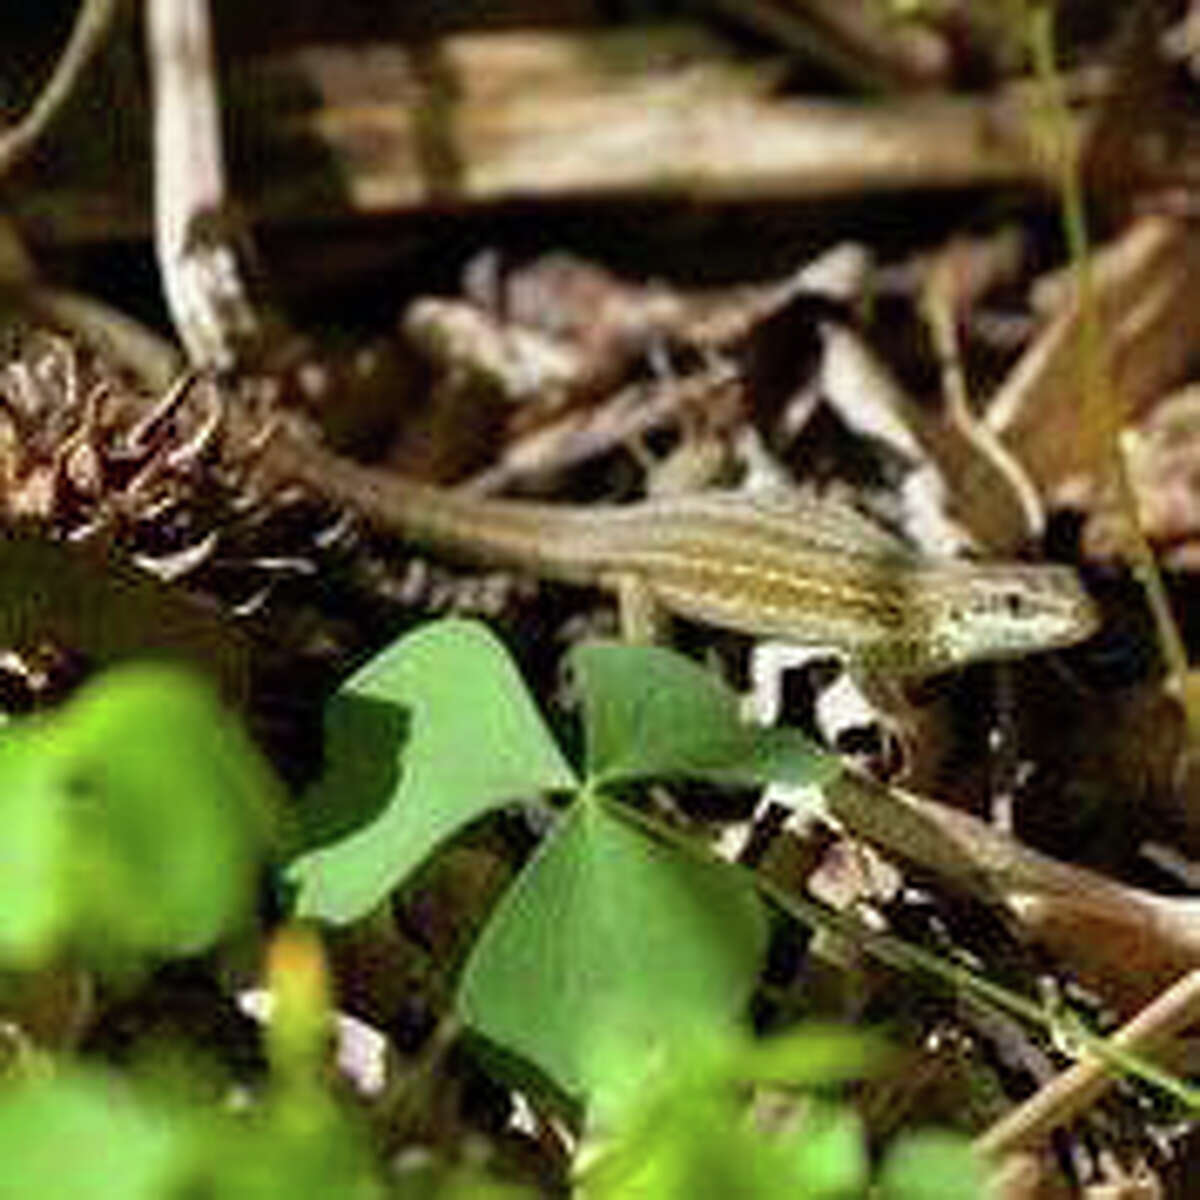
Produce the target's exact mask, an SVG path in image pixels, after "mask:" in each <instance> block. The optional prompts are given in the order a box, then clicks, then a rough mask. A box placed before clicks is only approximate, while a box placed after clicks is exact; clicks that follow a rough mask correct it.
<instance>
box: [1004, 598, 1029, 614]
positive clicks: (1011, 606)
mask: <svg viewBox="0 0 1200 1200" xmlns="http://www.w3.org/2000/svg"><path fill="white" fill-rule="evenodd" d="M1004 610H1005V612H1007V613H1008V615H1009V616H1010V617H1019V616H1020V615H1021V614H1022V613H1023V612H1024V611H1025V597H1024V596H1022V595H1021V593H1020V592H1005V594H1004Z"/></svg>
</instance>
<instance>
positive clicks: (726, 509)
mask: <svg viewBox="0 0 1200 1200" xmlns="http://www.w3.org/2000/svg"><path fill="white" fill-rule="evenodd" d="M257 459H258V465H259V467H260V469H261V470H262V471H263V472H264V473H265V475H266V476H267V477H268V478H270V479H272V480H274V481H275V482H277V483H281V484H282V483H288V482H290V483H298V484H300V485H302V486H305V487H307V488H308V489H310V490H312V491H313V492H314V493H316V494H318V495H320V496H321V497H323V498H325V499H327V500H329V501H332V502H334V503H335V504H339V505H342V506H344V507H347V508H349V509H352V510H353V511H355V512H357V513H358V514H359V515H360V516H361V517H362V518H363V519H365V520H366V522H367V523H368V524H370V525H373V526H375V527H376V528H378V529H380V530H382V531H385V532H389V533H393V534H396V535H399V536H400V537H402V538H405V539H409V540H412V541H416V542H419V543H422V544H426V545H430V546H433V547H435V548H440V549H443V550H447V551H450V552H453V553H455V554H458V555H461V556H463V557H465V558H468V559H471V560H473V561H480V562H488V563H497V564H502V565H508V566H514V567H517V568H523V569H531V570H533V571H534V572H536V573H537V574H539V575H541V576H543V577H546V578H550V579H554V580H558V581H561V582H565V583H569V584H582V585H599V586H601V587H604V588H608V589H611V590H615V591H617V592H618V594H619V595H622V596H623V597H628V596H629V595H631V594H637V593H639V592H640V593H643V594H644V595H645V596H648V597H649V599H650V600H652V601H653V602H654V603H656V604H658V605H660V606H661V607H663V608H664V609H666V610H668V611H669V612H671V613H672V614H674V615H677V616H681V617H685V618H688V619H691V620H695V621H699V622H702V623H706V624H711V625H714V626H718V627H722V628H726V629H732V630H736V631H738V632H741V633H745V634H750V635H754V636H769V637H775V638H780V639H784V640H789V641H793V642H797V643H806V644H812V645H822V646H830V647H833V648H836V649H839V650H841V651H843V652H845V653H846V654H847V655H848V656H849V657H850V658H851V660H852V661H853V663H854V664H855V665H856V666H858V667H861V668H863V669H865V670H867V671H869V672H872V673H876V672H881V673H884V674H890V675H897V676H915V675H928V674H933V673H936V672H938V671H942V670H947V669H951V668H954V667H959V666H963V665H965V664H968V663H972V662H977V661H983V660H1000V659H1008V658H1014V657H1019V656H1021V655H1025V654H1029V653H1033V652H1037V651H1043V650H1050V649H1054V648H1057V647H1061V646H1067V645H1071V644H1073V643H1076V642H1079V641H1082V640H1084V639H1086V638H1087V637H1089V636H1090V635H1091V634H1092V633H1094V632H1095V630H1096V629H1097V627H1098V624H1099V618H1098V614H1097V611H1096V608H1095V605H1094V604H1093V602H1092V601H1091V599H1090V597H1089V596H1088V594H1087V592H1086V591H1085V590H1084V588H1083V586H1082V584H1081V582H1080V580H1079V578H1078V576H1077V575H1076V573H1075V572H1074V571H1073V570H1072V569H1071V568H1069V567H1066V566H1063V565H1059V564H1028V563H1013V562H999V563H986V562H974V561H966V560H958V559H953V560H931V559H927V558H923V557H921V556H920V555H919V554H918V553H917V552H916V551H915V550H913V549H912V548H911V547H909V546H908V545H907V544H906V543H905V542H903V541H902V540H901V539H900V538H899V537H898V536H896V535H894V534H892V533H891V532H890V531H888V530H886V529H884V528H883V527H882V526H881V525H877V524H876V523H875V522H873V521H871V520H870V519H869V518H868V517H866V516H865V515H864V514H861V513H859V512H858V510H856V509H854V508H852V507H850V506H849V505H844V504H841V503H837V502H833V501H829V500H812V499H807V498H801V497H799V496H793V495H791V494H787V495H783V496H780V497H778V498H776V497H773V496H771V497H758V496H755V497H750V496H747V495H743V494H740V493H698V494H694V495H690V496H679V497H657V498H650V499H646V500H642V501H636V502H633V503H630V504H620V505H609V506H592V505H588V506H572V505H566V504H553V503H539V502H534V501H528V500H509V499H491V498H481V497H476V496H471V495H468V494H464V493H461V492H457V491H455V490H453V489H450V488H444V487H439V486H436V485H433V484H428V483H423V482H418V481H415V480H411V479H407V478H405V477H403V476H401V475H400V474H398V473H396V472H392V471H388V470H386V469H384V468H379V467H372V466H367V465H364V464H361V463H358V462H356V461H354V460H352V459H348V458H345V457H343V456H342V455H339V454H337V453H335V452H333V451H331V450H328V449H326V448H325V447H324V446H323V445H321V444H320V443H319V441H318V440H317V438H316V435H315V434H314V432H313V430H312V429H311V428H310V426H308V425H307V424H306V423H305V422H303V421H302V420H300V419H299V418H296V417H294V416H293V415H292V414H285V415H282V416H280V417H278V418H276V420H275V422H274V424H273V425H272V427H271V429H270V431H269V433H268V434H267V435H266V436H265V437H264V438H263V439H262V442H261V444H260V446H259V449H258V451H257Z"/></svg>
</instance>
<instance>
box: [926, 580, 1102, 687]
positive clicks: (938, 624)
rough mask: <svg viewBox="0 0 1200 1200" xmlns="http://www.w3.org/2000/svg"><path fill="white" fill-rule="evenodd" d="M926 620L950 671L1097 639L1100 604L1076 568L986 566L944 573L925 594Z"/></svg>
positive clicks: (943, 662)
mask: <svg viewBox="0 0 1200 1200" xmlns="http://www.w3.org/2000/svg"><path fill="white" fill-rule="evenodd" d="M924 592H925V595H924V603H923V604H922V608H924V610H925V620H926V622H927V626H926V628H927V630H928V633H929V637H930V642H931V643H932V644H934V645H936V647H937V650H936V656H937V657H938V658H939V659H940V660H941V665H944V666H946V667H950V666H956V665H960V664H962V663H968V662H977V661H981V660H991V659H1004V658H1016V657H1019V656H1020V655H1023V654H1034V653H1037V652H1038V651H1041V650H1052V649H1055V648H1056V647H1059V646H1070V645H1073V644H1074V643H1076V642H1081V641H1083V640H1084V639H1085V638H1087V637H1090V636H1091V635H1092V634H1093V633H1095V631H1096V629H1097V628H1098V627H1099V624H1100V618H1099V614H1098V612H1097V610H1096V606H1095V604H1094V603H1093V602H1092V599H1091V597H1090V596H1088V594H1087V592H1085V591H1084V589H1083V585H1082V584H1081V583H1080V581H1079V577H1078V576H1077V575H1076V574H1075V572H1074V571H1073V570H1071V569H1070V568H1069V567H1062V566H1013V565H1011V564H1009V565H1004V566H997V567H985V566H980V565H978V564H971V565H970V566H969V567H968V566H966V565H965V564H964V569H963V571H962V573H961V575H958V577H957V578H956V577H955V574H954V573H951V572H939V573H938V576H937V579H936V581H933V580H930V586H929V587H927V588H926V589H924Z"/></svg>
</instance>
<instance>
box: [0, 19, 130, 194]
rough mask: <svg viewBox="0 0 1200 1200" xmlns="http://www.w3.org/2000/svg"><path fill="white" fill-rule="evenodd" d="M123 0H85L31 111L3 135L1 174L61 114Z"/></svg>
mask: <svg viewBox="0 0 1200 1200" xmlns="http://www.w3.org/2000/svg"><path fill="white" fill-rule="evenodd" d="M118 2H119V0H81V3H80V5H79V12H78V14H77V15H76V17H75V25H74V27H73V28H72V29H71V36H70V38H68V39H67V44H66V46H64V47H63V52H62V54H61V55H60V56H59V60H58V62H57V63H56V64H55V66H54V71H53V73H52V74H51V75H50V78H49V79H48V80H47V81H46V85H45V87H43V88H42V90H41V92H39V93H38V97H37V99H36V100H35V101H34V102H33V104H32V105H31V106H30V108H29V111H28V112H26V114H25V115H24V116H23V117H22V118H21V119H20V120H19V121H18V122H17V123H16V124H15V125H12V126H10V127H9V128H8V129H6V130H4V132H3V133H2V134H0V175H3V174H5V173H7V172H8V171H10V170H11V169H12V168H13V167H14V166H15V165H16V164H17V163H18V162H19V161H20V160H21V159H22V158H24V156H25V155H26V154H27V153H28V152H29V150H30V149H31V148H32V146H33V145H34V143H35V142H36V141H37V140H38V138H39V137H41V135H42V133H43V132H44V131H45V129H46V127H47V126H48V125H49V124H50V122H51V121H52V120H53V119H54V117H55V116H56V115H57V114H58V112H59V110H60V109H61V108H62V106H63V104H65V103H66V101H67V98H68V97H69V96H70V95H71V92H72V91H74V89H75V85H76V84H77V83H78V82H79V80H80V78H81V77H82V75H83V72H84V68H85V67H86V66H87V65H88V63H89V62H90V61H91V60H92V56H93V55H94V54H95V53H96V51H97V50H98V49H99V48H100V47H101V46H102V45H103V44H104V39H105V37H106V36H107V34H108V30H109V28H110V26H111V25H112V23H113V17H114V15H115V14H116V11H117V4H118Z"/></svg>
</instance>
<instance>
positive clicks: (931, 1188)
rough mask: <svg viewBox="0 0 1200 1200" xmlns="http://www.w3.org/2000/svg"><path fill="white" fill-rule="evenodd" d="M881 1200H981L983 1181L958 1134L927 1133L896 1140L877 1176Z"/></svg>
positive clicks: (967, 1144) (975, 1160)
mask: <svg viewBox="0 0 1200 1200" xmlns="http://www.w3.org/2000/svg"><path fill="white" fill-rule="evenodd" d="M878 1184H879V1195H880V1196H881V1197H882V1200H981V1197H983V1196H986V1195H987V1194H988V1188H987V1177H986V1175H985V1173H984V1170H983V1167H982V1165H981V1164H980V1162H979V1159H978V1158H976V1156H975V1155H974V1154H973V1153H972V1151H971V1144H970V1142H969V1141H968V1140H967V1139H966V1138H965V1137H962V1136H961V1135H960V1134H956V1133H951V1132H949V1131H945V1130H937V1129H928V1130H921V1131H920V1132H918V1133H912V1134H908V1135H907V1136H905V1137H902V1138H898V1139H897V1140H896V1142H895V1144H894V1145H893V1146H892V1148H891V1149H890V1150H889V1152H888V1156H887V1158H886V1159H885V1160H884V1164H883V1170H882V1171H881V1172H880V1174H879V1179H878Z"/></svg>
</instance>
